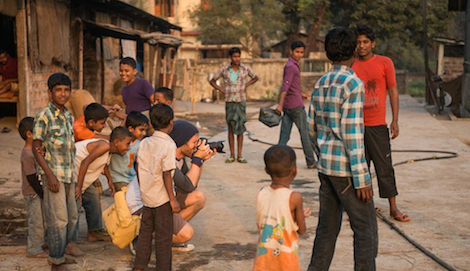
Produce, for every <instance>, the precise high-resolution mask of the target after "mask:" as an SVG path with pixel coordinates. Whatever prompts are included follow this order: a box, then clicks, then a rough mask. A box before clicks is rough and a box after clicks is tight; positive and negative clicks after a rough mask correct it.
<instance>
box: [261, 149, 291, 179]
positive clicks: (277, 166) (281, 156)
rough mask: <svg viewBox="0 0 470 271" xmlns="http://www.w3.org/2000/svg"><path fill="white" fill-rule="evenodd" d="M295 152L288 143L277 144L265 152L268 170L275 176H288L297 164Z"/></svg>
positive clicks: (265, 162)
mask: <svg viewBox="0 0 470 271" xmlns="http://www.w3.org/2000/svg"><path fill="white" fill-rule="evenodd" d="M295 160H296V156H295V152H294V150H293V149H292V148H291V147H289V146H286V145H275V146H272V147H271V148H269V149H268V150H267V151H266V152H265V153H264V164H265V165H266V171H267V172H268V174H269V175H271V176H273V177H286V176H288V175H289V174H290V173H291V171H292V168H293V167H294V166H295Z"/></svg>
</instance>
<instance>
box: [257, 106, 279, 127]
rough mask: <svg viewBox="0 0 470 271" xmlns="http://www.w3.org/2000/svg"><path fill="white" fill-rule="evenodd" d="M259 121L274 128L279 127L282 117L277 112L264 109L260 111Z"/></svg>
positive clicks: (267, 108)
mask: <svg viewBox="0 0 470 271" xmlns="http://www.w3.org/2000/svg"><path fill="white" fill-rule="evenodd" d="M259 121H261V122H262V123H264V124H265V125H266V126H268V127H274V126H278V125H279V123H280V122H281V116H279V115H278V114H277V113H276V110H274V109H271V108H269V107H263V108H261V109H260V110H259Z"/></svg>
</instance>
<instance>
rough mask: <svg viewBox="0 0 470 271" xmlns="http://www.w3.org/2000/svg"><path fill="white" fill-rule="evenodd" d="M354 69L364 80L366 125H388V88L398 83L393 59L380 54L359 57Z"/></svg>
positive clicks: (353, 66)
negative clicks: (365, 57)
mask: <svg viewBox="0 0 470 271" xmlns="http://www.w3.org/2000/svg"><path fill="white" fill-rule="evenodd" d="M352 69H353V70H354V72H355V73H356V74H357V76H358V77H359V78H361V80H362V82H364V86H365V89H366V94H365V97H364V125H365V126H378V125H387V122H386V121H385V115H386V108H387V107H386V102H387V89H390V88H392V87H395V86H396V85H397V82H396V77H395V67H394V66H393V61H392V60H391V59H390V58H388V57H386V56H380V55H374V56H373V57H372V58H370V59H368V60H359V59H357V60H356V61H355V62H354V64H353V65H352Z"/></svg>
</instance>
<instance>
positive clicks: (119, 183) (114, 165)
mask: <svg viewBox="0 0 470 271" xmlns="http://www.w3.org/2000/svg"><path fill="white" fill-rule="evenodd" d="M148 123H149V120H148V118H147V117H146V116H144V115H143V114H142V113H140V112H137V111H132V112H131V113H129V115H128V116H127V119H126V128H127V129H128V130H129V132H130V133H131V134H132V143H131V146H130V149H129V151H128V152H127V153H125V154H124V155H121V154H119V153H114V154H111V163H110V164H109V166H107V167H106V169H105V170H109V174H110V176H111V179H112V182H113V184H114V187H115V188H116V191H121V189H122V188H123V187H124V186H127V185H128V184H129V183H130V182H131V181H132V180H133V179H134V178H135V177H136V176H137V173H136V171H135V163H136V160H137V151H138V149H139V144H140V141H141V140H142V139H143V138H144V137H145V135H146V134H147V129H148Z"/></svg>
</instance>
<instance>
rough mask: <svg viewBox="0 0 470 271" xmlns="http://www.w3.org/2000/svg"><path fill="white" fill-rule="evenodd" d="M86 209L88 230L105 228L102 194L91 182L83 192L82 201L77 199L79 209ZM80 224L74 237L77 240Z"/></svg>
mask: <svg viewBox="0 0 470 271" xmlns="http://www.w3.org/2000/svg"><path fill="white" fill-rule="evenodd" d="M82 206H83V208H84V209H85V217H86V223H87V226H88V231H89V232H90V231H98V230H101V229H102V228H103V221H102V214H101V201H100V194H99V193H98V190H96V187H95V186H94V185H93V184H91V185H90V186H89V187H88V188H87V189H85V191H84V192H83V194H82V199H81V201H80V200H78V201H77V209H78V210H80V209H81V208H82ZM78 224H79V223H77V227H76V229H75V233H74V239H75V240H77V237H78V232H79V229H78Z"/></svg>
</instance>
